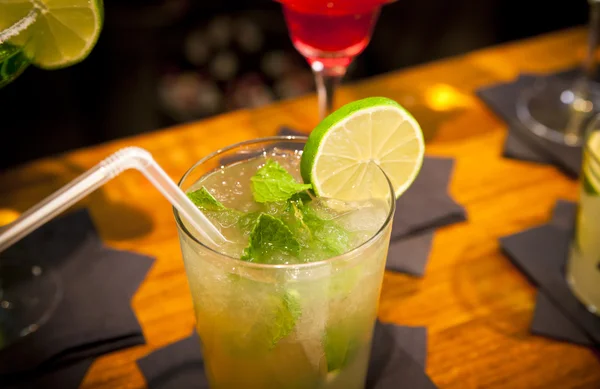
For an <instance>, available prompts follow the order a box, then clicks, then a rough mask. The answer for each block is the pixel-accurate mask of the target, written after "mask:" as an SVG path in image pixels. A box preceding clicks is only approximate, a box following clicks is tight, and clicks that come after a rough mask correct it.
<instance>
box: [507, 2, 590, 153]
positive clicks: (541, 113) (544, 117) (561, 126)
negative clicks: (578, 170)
mask: <svg viewBox="0 0 600 389" xmlns="http://www.w3.org/2000/svg"><path fill="white" fill-rule="evenodd" d="M588 3H589V6H590V21H589V31H588V47H587V53H586V57H585V60H584V62H583V68H582V70H583V71H582V74H581V75H580V76H579V77H578V78H577V79H576V80H575V81H574V82H566V81H563V80H561V79H560V78H558V77H553V78H546V77H543V78H540V79H538V80H536V82H535V84H534V85H533V86H532V87H531V88H529V89H526V90H524V91H523V93H522V94H521V96H519V98H518V99H517V103H516V104H517V116H518V118H519V119H520V121H521V123H522V124H523V125H524V126H525V127H526V128H527V129H529V130H530V131H531V132H533V133H534V134H536V135H537V136H540V137H542V138H545V139H548V140H550V141H553V142H556V143H560V144H565V145H569V146H578V145H580V144H581V141H582V133H583V128H584V127H585V124H586V123H587V121H588V120H589V119H590V117H591V116H592V115H593V114H594V113H595V112H600V85H599V84H598V83H597V82H595V81H596V79H597V60H596V49H597V48H598V38H599V34H600V0H588Z"/></svg>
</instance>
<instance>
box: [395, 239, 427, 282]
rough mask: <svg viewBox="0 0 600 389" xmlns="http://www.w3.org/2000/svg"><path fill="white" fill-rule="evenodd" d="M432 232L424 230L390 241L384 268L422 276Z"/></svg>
mask: <svg viewBox="0 0 600 389" xmlns="http://www.w3.org/2000/svg"><path fill="white" fill-rule="evenodd" d="M433 234H434V232H433V231H425V232H420V233H417V234H414V235H411V236H408V237H405V238H402V239H398V240H395V241H392V242H391V243H390V247H389V249H388V255H387V262H386V264H385V268H386V269H387V270H390V271H394V272H399V273H407V274H410V275H413V276H417V277H422V276H424V275H425V268H426V267H427V263H428V259H429V252H430V251H431V244H432V242H433Z"/></svg>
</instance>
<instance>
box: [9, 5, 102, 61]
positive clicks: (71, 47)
mask: <svg viewBox="0 0 600 389" xmlns="http://www.w3.org/2000/svg"><path fill="white" fill-rule="evenodd" d="M102 19H103V7H102V0H0V31H3V32H4V31H9V32H10V30H13V31H12V32H11V34H9V36H10V37H9V42H10V43H12V44H14V45H17V46H20V47H24V48H25V53H26V55H27V56H28V57H29V58H30V59H31V60H32V62H33V64H35V65H36V66H38V67H41V68H44V69H57V68H63V67H66V66H69V65H73V64H75V63H77V62H80V61H82V60H83V59H85V57H87V55H88V54H89V53H90V51H92V48H93V47H94V44H95V43H96V41H97V40H98V36H99V35H100V30H101V28H102Z"/></svg>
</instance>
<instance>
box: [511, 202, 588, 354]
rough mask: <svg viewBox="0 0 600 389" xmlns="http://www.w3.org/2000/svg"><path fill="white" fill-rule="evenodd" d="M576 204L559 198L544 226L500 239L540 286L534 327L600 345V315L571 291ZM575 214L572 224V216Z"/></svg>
mask: <svg viewBox="0 0 600 389" xmlns="http://www.w3.org/2000/svg"><path fill="white" fill-rule="evenodd" d="M575 207H576V205H575V204H569V203H566V202H559V203H558V204H557V206H556V208H555V217H554V218H553V220H552V221H551V222H550V223H549V224H547V225H544V226H541V227H536V228H532V229H529V230H526V231H524V232H521V233H518V234H515V235H511V236H508V237H505V238H501V239H500V245H501V247H502V250H503V251H504V252H505V253H506V254H507V255H508V257H509V258H510V259H511V261H512V262H513V263H514V264H515V265H516V266H517V267H518V268H519V269H521V271H523V273H524V274H525V275H526V276H527V277H528V278H529V279H530V280H531V281H532V282H533V283H534V284H536V285H537V286H538V287H539V291H538V296H537V301H536V302H537V303H538V304H537V305H536V311H535V313H534V319H533V322H532V331H533V332H534V333H537V334H542V335H546V336H550V337H553V338H555V339H559V340H567V341H571V342H573V343H578V344H585V345H588V344H592V343H594V344H595V345H596V346H598V345H600V318H599V317H597V316H596V315H594V314H592V313H590V312H589V311H588V310H587V309H586V308H585V306H584V305H583V304H581V303H580V302H579V300H577V298H576V297H575V296H574V295H573V294H572V293H571V290H570V288H569V286H568V285H567V282H566V279H565V274H564V265H565V261H566V258H567V255H568V246H569V243H570V240H571V236H572V221H573V218H574V214H575V209H574V208H575ZM569 217H570V218H571V227H570V228H566V226H568V222H567V220H568V218H569Z"/></svg>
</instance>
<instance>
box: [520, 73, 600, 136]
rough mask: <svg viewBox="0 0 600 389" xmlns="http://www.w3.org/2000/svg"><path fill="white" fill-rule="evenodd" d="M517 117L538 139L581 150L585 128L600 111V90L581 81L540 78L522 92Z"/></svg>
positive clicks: (598, 87)
mask: <svg viewBox="0 0 600 389" xmlns="http://www.w3.org/2000/svg"><path fill="white" fill-rule="evenodd" d="M516 104H517V117H518V118H519V120H520V122H521V123H522V124H523V125H524V126H525V127H526V128H527V129H529V130H530V131H531V132H533V133H534V134H535V135H537V136H539V137H541V138H544V139H547V140H549V141H552V142H555V143H559V144H564V145H567V146H579V145H581V141H582V138H583V128H584V127H585V125H586V124H587V122H588V121H589V119H590V118H591V116H592V115H593V114H594V113H595V112H597V111H598V110H599V107H600V86H599V85H596V84H595V83H589V82H585V81H583V80H578V81H576V82H575V83H572V82H571V83H569V82H567V81H563V80H560V79H558V78H550V79H546V78H541V79H539V80H537V81H536V83H535V84H534V85H533V86H532V87H531V88H529V89H527V90H525V91H523V93H522V94H521V95H520V96H519V98H518V100H517V102H516Z"/></svg>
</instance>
